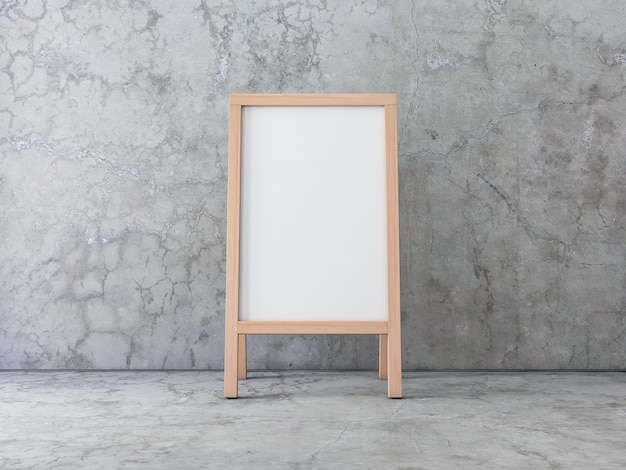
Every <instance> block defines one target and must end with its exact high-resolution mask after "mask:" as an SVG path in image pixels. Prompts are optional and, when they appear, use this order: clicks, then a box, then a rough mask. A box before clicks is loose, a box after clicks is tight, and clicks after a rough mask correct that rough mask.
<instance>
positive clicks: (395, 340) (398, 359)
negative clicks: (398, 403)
mask: <svg viewBox="0 0 626 470" xmlns="http://www.w3.org/2000/svg"><path fill="white" fill-rule="evenodd" d="M392 326H395V328H394V327H392ZM387 374H388V378H387V396H388V397H389V398H402V338H401V333H400V322H397V324H396V325H394V324H393V322H389V336H388V338H387Z"/></svg>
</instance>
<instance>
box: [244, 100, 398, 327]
mask: <svg viewBox="0 0 626 470" xmlns="http://www.w3.org/2000/svg"><path fill="white" fill-rule="evenodd" d="M241 145H242V147H241V218H240V221H241V226H240V237H241V238H240V260H241V261H240V277H239V279H240V285H239V292H240V294H239V295H240V298H239V302H240V303H239V320H243V321H386V320H387V245H386V227H387V225H386V224H387V220H386V192H385V111H384V107H382V106H372V107H369V106H367V107H361V106H330V107H327V106H321V107H316V106H286V107H282V106H244V107H243V109H242V139H241Z"/></svg>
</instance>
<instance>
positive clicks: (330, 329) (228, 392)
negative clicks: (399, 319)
mask: <svg viewBox="0 0 626 470" xmlns="http://www.w3.org/2000/svg"><path fill="white" fill-rule="evenodd" d="M229 326H230V327H231V329H234V330H235V333H234V334H233V333H230V334H227V335H226V348H225V349H226V350H225V353H226V355H225V361H224V396H225V397H226V398H237V397H238V386H237V385H238V380H244V379H246V378H247V360H246V358H247V347H246V336H247V335H249V334H257V335H264V334H265V335H277V334H287V335H294V334H303V335H307V334H308V335H319V334H351V335H353V334H362V335H370V334H377V335H378V338H379V343H378V344H379V347H378V350H379V355H378V378H379V379H381V380H387V396H388V397H389V398H402V363H401V350H400V329H399V328H397V327H396V328H391V330H390V328H389V322H310V323H309V322H306V323H304V322H278V323H277V322H240V321H238V322H236V324H235V325H234V328H233V325H227V326H226V328H227V329H228V328H229ZM392 330H393V331H392ZM390 346H392V347H390Z"/></svg>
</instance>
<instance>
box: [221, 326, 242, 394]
mask: <svg viewBox="0 0 626 470" xmlns="http://www.w3.org/2000/svg"><path fill="white" fill-rule="evenodd" d="M238 336H239V335H238V334H237V322H236V321H229V318H228V317H227V318H226V334H225V336H224V397H226V398H237V396H238V384H237V367H238V363H239V360H238V357H237V356H238V353H239V344H238V343H239V338H238Z"/></svg>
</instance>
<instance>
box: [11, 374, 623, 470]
mask: <svg viewBox="0 0 626 470" xmlns="http://www.w3.org/2000/svg"><path fill="white" fill-rule="evenodd" d="M222 385H223V384H222V373H221V372H189V371H185V372H129V371H124V372H100V371H98V372H0V468H2V469H46V470H47V469H78V468H80V469H107V470H110V469H136V468H142V469H144V468H145V469H177V470H182V469H190V468H198V469H200V468H201V469H237V468H250V469H270V468H271V469H282V468H285V469H309V468H321V469H335V468H336V469H350V468H372V469H420V468H425V469H433V468H444V469H447V468H463V469H465V468H480V469H491V468H493V469H507V468H510V469H523V468H532V469H541V468H551V469H556V468H564V469H574V468H584V469H589V468H602V469H610V468H626V451H625V450H624V443H625V442H626V374H625V373H620V372H615V373H448V372H428V373H424V372H422V373H419V372H410V373H405V374H404V394H405V398H404V399H402V400H390V399H388V398H386V387H385V383H384V382H382V381H379V380H378V379H377V378H376V374H375V373H374V372H319V371H315V372H313V371H290V372H284V373H273V372H256V373H255V372H252V373H251V374H250V378H249V379H248V380H246V381H244V382H241V383H240V395H241V398H239V399H238V400H226V399H224V398H222Z"/></svg>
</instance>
